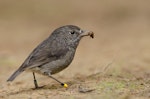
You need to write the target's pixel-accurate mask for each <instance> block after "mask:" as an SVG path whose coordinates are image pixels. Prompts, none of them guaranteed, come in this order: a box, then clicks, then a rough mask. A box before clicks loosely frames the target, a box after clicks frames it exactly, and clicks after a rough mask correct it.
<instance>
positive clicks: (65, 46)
mask: <svg viewBox="0 0 150 99" xmlns="http://www.w3.org/2000/svg"><path fill="white" fill-rule="evenodd" d="M88 35H90V36H91V35H93V33H92V32H89V31H88V32H87V31H86V32H85V31H83V30H81V29H80V28H79V27H77V26H73V25H66V26H62V27H60V28H58V29H56V30H54V31H53V32H52V34H51V35H50V36H49V37H48V38H47V39H46V40H44V41H43V42H42V43H41V44H39V45H38V46H37V47H36V48H35V49H34V50H33V51H32V52H31V54H30V55H29V56H28V58H27V59H26V60H25V61H24V63H23V64H22V65H21V66H20V67H19V69H18V70H17V71H16V72H14V73H13V74H12V76H11V77H10V78H9V79H8V80H7V81H13V80H14V79H15V78H16V77H17V76H18V75H19V74H20V73H22V72H23V71H25V70H30V71H32V72H36V73H40V74H44V75H49V74H51V75H52V74H55V73H58V72H60V71H61V70H63V69H65V68H66V67H68V66H69V64H70V63H71V62H72V60H73V58H74V54H75V51H76V48H77V46H78V44H79V42H80V40H81V38H82V37H83V36H88Z"/></svg>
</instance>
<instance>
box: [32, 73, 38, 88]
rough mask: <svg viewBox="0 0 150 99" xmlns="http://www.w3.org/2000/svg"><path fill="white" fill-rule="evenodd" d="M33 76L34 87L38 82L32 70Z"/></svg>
mask: <svg viewBox="0 0 150 99" xmlns="http://www.w3.org/2000/svg"><path fill="white" fill-rule="evenodd" d="M33 78H34V85H35V88H38V83H37V80H36V78H35V74H34V72H33Z"/></svg>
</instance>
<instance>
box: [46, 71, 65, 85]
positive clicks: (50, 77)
mask: <svg viewBox="0 0 150 99" xmlns="http://www.w3.org/2000/svg"><path fill="white" fill-rule="evenodd" d="M48 76H49V77H50V78H52V79H54V80H55V81H57V82H58V83H60V84H61V86H63V87H65V88H67V87H68V85H67V84H65V83H62V82H61V81H59V80H58V79H56V78H54V77H53V76H52V75H51V74H50V73H48Z"/></svg>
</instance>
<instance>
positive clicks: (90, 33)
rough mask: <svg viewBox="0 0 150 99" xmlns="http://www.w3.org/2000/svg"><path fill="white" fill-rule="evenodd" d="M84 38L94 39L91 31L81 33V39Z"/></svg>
mask: <svg viewBox="0 0 150 99" xmlns="http://www.w3.org/2000/svg"><path fill="white" fill-rule="evenodd" d="M84 36H90V37H91V38H94V33H93V32H92V31H83V33H82V34H81V37H84Z"/></svg>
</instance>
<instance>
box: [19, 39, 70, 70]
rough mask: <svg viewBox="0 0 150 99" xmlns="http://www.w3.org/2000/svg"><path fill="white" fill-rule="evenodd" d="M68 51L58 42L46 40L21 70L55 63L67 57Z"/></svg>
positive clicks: (33, 52) (34, 51)
mask: <svg viewBox="0 0 150 99" xmlns="http://www.w3.org/2000/svg"><path fill="white" fill-rule="evenodd" d="M68 50H69V49H68V48H66V47H64V46H61V45H58V42H57V41H53V42H48V40H45V41H44V42H42V43H41V44H40V45H39V46H37V48H35V49H34V50H33V51H32V53H31V54H30V55H29V57H28V58H27V59H26V60H25V62H24V63H23V64H22V66H21V67H20V69H23V70H24V69H26V68H32V67H37V66H42V65H44V64H46V63H48V62H51V61H55V60H57V59H59V58H61V57H63V56H64V55H66V53H67V51H68Z"/></svg>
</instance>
